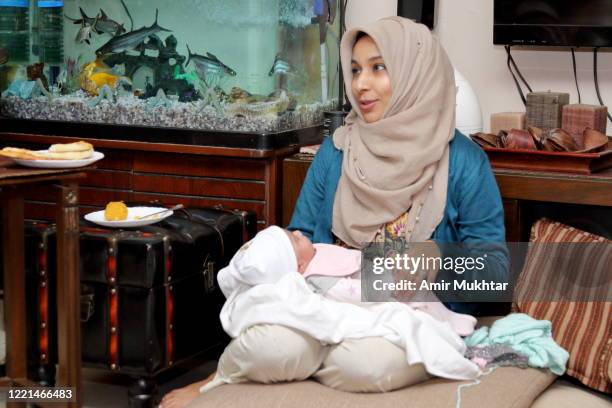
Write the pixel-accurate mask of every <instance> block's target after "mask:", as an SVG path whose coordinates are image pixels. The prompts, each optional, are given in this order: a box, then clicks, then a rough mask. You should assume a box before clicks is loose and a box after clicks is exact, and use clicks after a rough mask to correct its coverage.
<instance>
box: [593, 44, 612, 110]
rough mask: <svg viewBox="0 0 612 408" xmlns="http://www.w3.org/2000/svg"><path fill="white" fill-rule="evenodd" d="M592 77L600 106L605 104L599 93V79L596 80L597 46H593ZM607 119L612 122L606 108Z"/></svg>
mask: <svg viewBox="0 0 612 408" xmlns="http://www.w3.org/2000/svg"><path fill="white" fill-rule="evenodd" d="M593 79H594V80H595V92H596V93H597V99H598V100H599V104H600V105H601V106H606V105H605V104H604V103H603V100H602V99H601V94H600V93H599V81H598V80H597V47H595V48H593ZM608 120H609V121H610V122H612V115H610V111H609V110H608Z"/></svg>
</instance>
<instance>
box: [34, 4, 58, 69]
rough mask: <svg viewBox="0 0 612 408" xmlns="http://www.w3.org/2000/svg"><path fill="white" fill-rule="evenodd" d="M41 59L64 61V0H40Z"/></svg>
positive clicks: (39, 49) (49, 61)
mask: <svg viewBox="0 0 612 408" xmlns="http://www.w3.org/2000/svg"><path fill="white" fill-rule="evenodd" d="M38 13H39V14H38V38H39V44H38V52H39V61H40V62H45V63H48V64H50V65H59V64H61V63H62V62H63V61H64V16H63V14H64V1H63V0H38Z"/></svg>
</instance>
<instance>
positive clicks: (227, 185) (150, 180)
mask: <svg viewBox="0 0 612 408" xmlns="http://www.w3.org/2000/svg"><path fill="white" fill-rule="evenodd" d="M134 190H135V191H139V192H151V193H173V194H184V195H191V196H204V197H228V198H247V199H252V200H263V199H264V198H265V190H266V186H265V184H264V183H263V182H246V181H243V182H240V181H236V180H227V179H207V178H196V177H174V176H163V175H155V176H154V175H146V174H142V173H139V174H135V175H134Z"/></svg>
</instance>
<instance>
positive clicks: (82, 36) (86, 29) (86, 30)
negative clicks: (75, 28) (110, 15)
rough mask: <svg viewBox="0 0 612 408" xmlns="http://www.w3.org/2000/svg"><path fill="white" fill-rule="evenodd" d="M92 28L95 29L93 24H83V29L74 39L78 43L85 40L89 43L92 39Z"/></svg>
mask: <svg viewBox="0 0 612 408" xmlns="http://www.w3.org/2000/svg"><path fill="white" fill-rule="evenodd" d="M92 29H93V26H90V25H82V26H81V29H80V30H79V32H78V33H77V35H76V38H75V39H74V41H75V42H76V43H82V42H85V43H87V44H89V40H90V39H91V31H92Z"/></svg>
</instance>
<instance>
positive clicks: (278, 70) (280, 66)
mask: <svg viewBox="0 0 612 408" xmlns="http://www.w3.org/2000/svg"><path fill="white" fill-rule="evenodd" d="M293 72H295V68H294V67H293V65H291V64H290V63H289V62H287V61H286V60H284V59H283V58H281V55H280V54H276V57H275V58H274V63H273V64H272V68H270V71H269V72H268V76H272V75H288V74H290V73H293Z"/></svg>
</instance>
